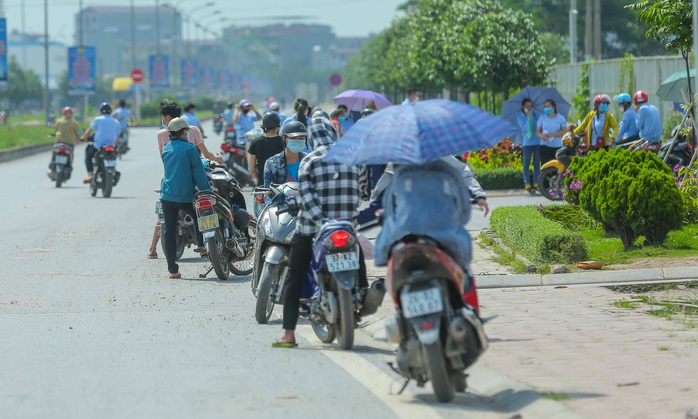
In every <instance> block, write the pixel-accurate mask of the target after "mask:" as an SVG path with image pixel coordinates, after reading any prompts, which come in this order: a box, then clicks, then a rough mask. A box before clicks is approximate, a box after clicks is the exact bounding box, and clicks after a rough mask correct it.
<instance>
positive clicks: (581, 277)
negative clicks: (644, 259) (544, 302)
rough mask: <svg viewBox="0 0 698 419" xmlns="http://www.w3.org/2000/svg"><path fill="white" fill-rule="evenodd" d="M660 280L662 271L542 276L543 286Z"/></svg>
mask: <svg viewBox="0 0 698 419" xmlns="http://www.w3.org/2000/svg"><path fill="white" fill-rule="evenodd" d="M662 279H664V272H663V271H662V269H630V270H624V271H594V272H572V273H567V274H554V275H543V285H571V284H604V283H612V282H631V281H656V280H662Z"/></svg>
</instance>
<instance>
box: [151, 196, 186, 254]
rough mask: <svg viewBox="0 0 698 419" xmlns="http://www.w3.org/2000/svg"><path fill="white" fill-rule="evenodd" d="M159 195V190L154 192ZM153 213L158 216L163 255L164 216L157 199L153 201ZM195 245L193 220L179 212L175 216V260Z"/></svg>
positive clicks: (184, 213)
mask: <svg viewBox="0 0 698 419" xmlns="http://www.w3.org/2000/svg"><path fill="white" fill-rule="evenodd" d="M156 192H157V193H158V194H159V193H160V190H156ZM155 213H156V214H157V215H158V220H159V221H160V247H161V248H162V253H163V254H164V253H165V235H164V234H163V231H164V228H165V214H164V213H163V211H162V202H161V201H160V200H159V199H158V200H157V201H155ZM193 244H196V230H195V229H194V219H193V218H192V217H191V216H190V215H189V214H187V213H186V212H184V211H179V214H178V215H177V251H176V254H175V256H176V260H179V259H181V258H182V255H184V249H185V248H189V247H191V246H192V245H193Z"/></svg>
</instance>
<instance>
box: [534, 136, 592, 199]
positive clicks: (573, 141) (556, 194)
mask: <svg viewBox="0 0 698 419" xmlns="http://www.w3.org/2000/svg"><path fill="white" fill-rule="evenodd" d="M573 131H574V127H572V129H570V131H569V132H568V133H567V134H565V135H564V137H562V148H560V149H559V150H557V152H556V153H555V159H553V160H550V161H549V162H547V163H545V164H544V165H543V166H541V168H540V175H539V176H538V189H539V190H540V193H541V195H543V196H544V197H546V198H548V199H549V200H551V201H560V200H562V190H563V188H564V184H565V175H564V173H565V170H567V168H568V167H569V165H570V163H572V157H574V156H585V155H586V153H587V151H588V150H587V149H585V148H583V147H580V145H579V144H580V141H581V136H579V135H574V134H573Z"/></svg>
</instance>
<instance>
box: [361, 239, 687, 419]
mask: <svg viewBox="0 0 698 419" xmlns="http://www.w3.org/2000/svg"><path fill="white" fill-rule="evenodd" d="M473 252H474V255H473V264H472V268H473V272H474V273H475V274H476V276H477V275H480V276H483V275H484V274H505V273H508V272H509V270H508V268H506V267H502V266H500V265H499V264H497V263H496V262H493V261H492V260H491V258H492V256H493V253H492V252H491V251H489V250H488V249H481V248H480V247H479V246H477V245H475V246H474V247H473ZM367 262H368V269H369V275H372V276H385V269H384V268H377V267H375V266H374V265H373V264H372V261H367ZM479 293H480V304H481V305H482V306H483V307H482V313H483V315H484V316H485V317H489V316H493V315H496V316H498V317H497V318H496V319H494V320H492V321H491V322H490V323H488V325H487V334H488V336H489V337H490V339H491V346H490V350H489V351H488V352H487V353H486V355H485V356H484V357H483V359H482V361H481V362H483V363H484V365H486V366H488V367H490V368H491V369H493V370H496V371H498V372H500V373H503V374H506V375H509V376H510V377H512V378H514V379H516V380H519V381H522V382H525V383H527V384H528V385H530V386H531V387H533V388H534V389H535V390H537V391H539V392H542V393H547V392H550V393H553V396H551V397H555V398H556V399H558V400H560V401H561V402H562V403H564V404H565V405H567V406H568V407H570V408H571V409H572V410H574V411H575V412H578V413H580V414H582V415H584V416H587V417H591V418H684V417H685V414H686V411H687V410H688V409H689V408H698V351H697V350H696V349H698V326H696V323H698V319H695V320H694V322H693V323H692V324H688V325H687V324H686V323H683V322H680V321H677V320H674V321H668V320H665V319H664V318H658V317H653V316H650V315H648V314H645V313H643V312H642V311H640V310H629V309H620V308H616V307H614V306H613V305H612V304H611V302H612V301H615V300H620V299H623V297H624V296H623V294H618V293H614V292H612V291H610V290H608V289H606V288H603V287H598V286H571V287H545V288H503V289H481V290H480V291H479ZM388 300H389V299H388V298H386V300H385V301H384V304H391V303H392V302H390V301H388ZM378 334H380V332H378Z"/></svg>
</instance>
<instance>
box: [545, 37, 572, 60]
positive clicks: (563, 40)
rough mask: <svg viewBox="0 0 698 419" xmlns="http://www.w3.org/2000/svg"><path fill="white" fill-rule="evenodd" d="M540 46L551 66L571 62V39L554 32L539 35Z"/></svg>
mask: <svg viewBox="0 0 698 419" xmlns="http://www.w3.org/2000/svg"><path fill="white" fill-rule="evenodd" d="M539 38H540V44H541V46H542V47H543V50H544V51H545V60H546V61H547V62H548V63H549V64H550V65H553V64H564V63H567V62H569V60H570V47H569V43H570V38H569V37H567V36H562V35H558V34H556V33H552V32H543V33H541V34H540V35H539Z"/></svg>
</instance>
